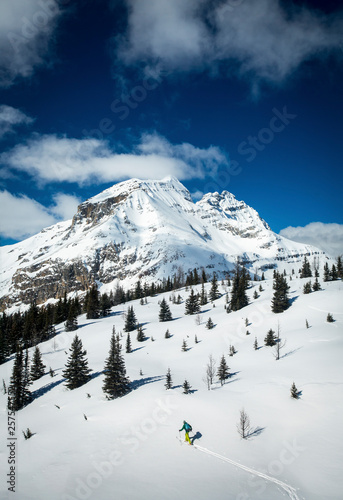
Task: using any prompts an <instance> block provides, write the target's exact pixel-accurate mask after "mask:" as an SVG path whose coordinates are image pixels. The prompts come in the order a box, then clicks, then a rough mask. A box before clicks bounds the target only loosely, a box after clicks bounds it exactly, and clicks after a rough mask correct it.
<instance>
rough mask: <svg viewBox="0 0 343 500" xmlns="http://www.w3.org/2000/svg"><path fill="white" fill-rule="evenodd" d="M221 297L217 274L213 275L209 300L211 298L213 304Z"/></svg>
mask: <svg viewBox="0 0 343 500" xmlns="http://www.w3.org/2000/svg"><path fill="white" fill-rule="evenodd" d="M219 297H220V293H219V290H218V282H217V276H216V273H213V278H212V281H211V289H210V294H209V298H210V301H211V302H213V301H214V300H217V299H218V298H219Z"/></svg>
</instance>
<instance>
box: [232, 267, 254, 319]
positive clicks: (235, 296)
mask: <svg viewBox="0 0 343 500" xmlns="http://www.w3.org/2000/svg"><path fill="white" fill-rule="evenodd" d="M247 284H248V279H247V274H246V270H245V268H244V267H240V266H239V264H236V266H235V274H234V277H233V283H232V291H231V303H230V309H231V310H232V311H238V310H239V309H242V307H245V306H247V305H248V304H249V300H248V296H247V294H246V289H247Z"/></svg>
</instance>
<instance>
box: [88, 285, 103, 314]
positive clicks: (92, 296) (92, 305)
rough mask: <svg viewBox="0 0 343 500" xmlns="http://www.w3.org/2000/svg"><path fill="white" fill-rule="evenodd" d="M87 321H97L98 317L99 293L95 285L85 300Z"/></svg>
mask: <svg viewBox="0 0 343 500" xmlns="http://www.w3.org/2000/svg"><path fill="white" fill-rule="evenodd" d="M85 308H86V317H87V319H97V318H99V316H100V302H99V292H98V289H97V286H96V285H93V286H92V287H91V289H90V290H89V291H88V293H87V295H86V299H85Z"/></svg>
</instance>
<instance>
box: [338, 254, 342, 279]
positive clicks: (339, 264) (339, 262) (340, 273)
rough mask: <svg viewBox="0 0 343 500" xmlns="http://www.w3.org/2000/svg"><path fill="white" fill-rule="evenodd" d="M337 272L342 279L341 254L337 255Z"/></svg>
mask: <svg viewBox="0 0 343 500" xmlns="http://www.w3.org/2000/svg"><path fill="white" fill-rule="evenodd" d="M337 273H338V277H339V278H341V279H343V264H342V257H341V256H338V257H337Z"/></svg>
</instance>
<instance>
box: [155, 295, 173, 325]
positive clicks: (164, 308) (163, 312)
mask: <svg viewBox="0 0 343 500" xmlns="http://www.w3.org/2000/svg"><path fill="white" fill-rule="evenodd" d="M158 318H159V321H171V320H172V319H173V318H172V314H171V312H170V307H169V305H168V303H167V301H166V299H162V300H161V304H160V313H159V316H158Z"/></svg>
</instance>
